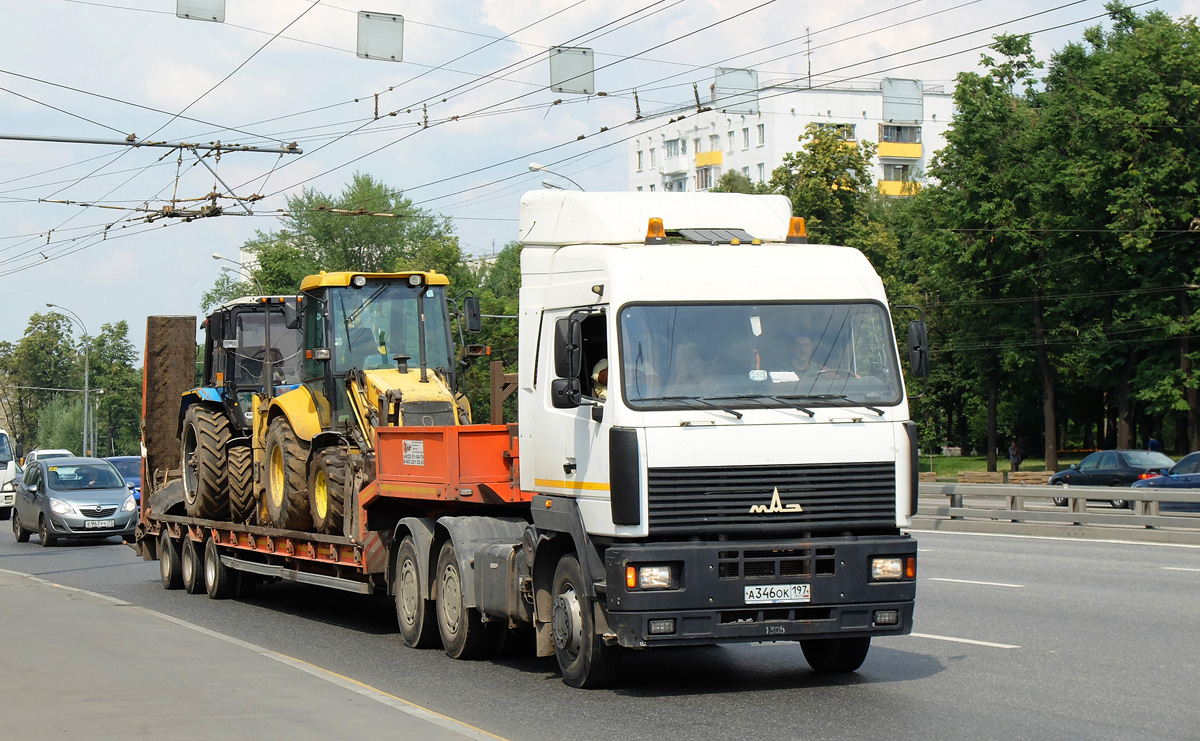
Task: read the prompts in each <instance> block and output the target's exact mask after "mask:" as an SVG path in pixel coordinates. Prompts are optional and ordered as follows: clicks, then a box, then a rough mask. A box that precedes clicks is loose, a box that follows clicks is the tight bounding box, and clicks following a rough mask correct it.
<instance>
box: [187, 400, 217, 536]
mask: <svg viewBox="0 0 1200 741" xmlns="http://www.w3.org/2000/svg"><path fill="white" fill-rule="evenodd" d="M179 440H180V445H181V448H180V456H181V458H182V464H183V502H184V506H185V507H186V508H187V513H188V517H199V518H202V519H206V520H215V519H219V518H223V517H224V516H225V513H226V512H228V511H229V495H228V494H227V493H226V491H225V446H226V445H227V444H228V443H229V420H227V419H225V415H224V414H221V413H220V412H216V411H213V410H212V409H208V408H206V407H204V406H202V405H200V404H193V405H191V406H190V407H188V410H187V414H185V415H184V417H183V431H182V433H181V434H180V436H179Z"/></svg>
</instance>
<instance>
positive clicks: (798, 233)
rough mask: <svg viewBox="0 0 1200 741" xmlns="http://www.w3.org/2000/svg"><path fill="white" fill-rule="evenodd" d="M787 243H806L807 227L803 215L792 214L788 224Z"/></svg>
mask: <svg viewBox="0 0 1200 741" xmlns="http://www.w3.org/2000/svg"><path fill="white" fill-rule="evenodd" d="M787 243H788V244H808V227H806V226H805V225H804V217H802V216H793V217H792V220H791V222H790V223H789V224H788V233H787Z"/></svg>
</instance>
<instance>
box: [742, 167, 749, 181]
mask: <svg viewBox="0 0 1200 741" xmlns="http://www.w3.org/2000/svg"><path fill="white" fill-rule="evenodd" d="M742 174H743V175H745V176H746V179H747V180H749V179H750V168H749V167H743V168H742Z"/></svg>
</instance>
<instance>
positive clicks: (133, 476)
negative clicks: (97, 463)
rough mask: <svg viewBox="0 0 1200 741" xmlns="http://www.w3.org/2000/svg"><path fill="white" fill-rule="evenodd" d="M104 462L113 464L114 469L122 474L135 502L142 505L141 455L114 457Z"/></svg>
mask: <svg viewBox="0 0 1200 741" xmlns="http://www.w3.org/2000/svg"><path fill="white" fill-rule="evenodd" d="M104 460H106V461H108V462H109V463H111V464H113V468H115V469H117V473H119V474H121V477H122V478H124V479H125V483H126V484H128V485H129V488H130V490H131V491H133V498H134V500H136V501H137V502H139V503H140V502H141V501H142V457H141V456H139V455H114V456H111V457H109V458H105V459H104Z"/></svg>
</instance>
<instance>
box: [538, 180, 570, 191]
mask: <svg viewBox="0 0 1200 741" xmlns="http://www.w3.org/2000/svg"><path fill="white" fill-rule="evenodd" d="M542 187H543V188H547V189H549V190H566V189H565V188H563V187H562V186H561V185H559V184H558V183H552V182H550V181H549V180H543V181H542Z"/></svg>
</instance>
